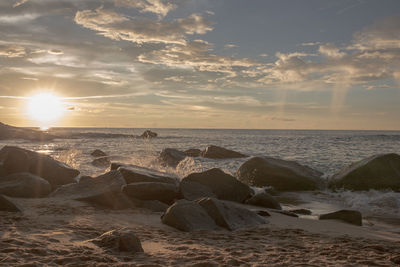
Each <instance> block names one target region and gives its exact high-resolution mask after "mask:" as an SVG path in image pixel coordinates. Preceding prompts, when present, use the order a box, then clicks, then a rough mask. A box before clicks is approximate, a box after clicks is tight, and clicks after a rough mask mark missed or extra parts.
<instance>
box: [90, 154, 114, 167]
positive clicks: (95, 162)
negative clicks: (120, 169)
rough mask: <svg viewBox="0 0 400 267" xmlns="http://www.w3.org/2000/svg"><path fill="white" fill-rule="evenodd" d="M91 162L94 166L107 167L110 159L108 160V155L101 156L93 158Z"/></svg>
mask: <svg viewBox="0 0 400 267" xmlns="http://www.w3.org/2000/svg"><path fill="white" fill-rule="evenodd" d="M91 164H92V165H93V166H96V167H105V168H107V167H108V166H110V165H111V160H110V158H109V157H107V156H106V157H101V158H97V159H94V160H93V161H92V162H91Z"/></svg>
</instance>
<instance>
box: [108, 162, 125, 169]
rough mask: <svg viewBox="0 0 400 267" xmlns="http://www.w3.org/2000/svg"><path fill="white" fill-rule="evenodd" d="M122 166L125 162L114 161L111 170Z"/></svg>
mask: <svg viewBox="0 0 400 267" xmlns="http://www.w3.org/2000/svg"><path fill="white" fill-rule="evenodd" d="M121 166H124V164H123V163H119V162H112V163H111V166H110V170H111V171H115V170H117V169H118V168H119V167H121Z"/></svg>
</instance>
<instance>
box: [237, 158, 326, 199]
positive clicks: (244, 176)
mask: <svg viewBox="0 0 400 267" xmlns="http://www.w3.org/2000/svg"><path fill="white" fill-rule="evenodd" d="M236 175H237V177H238V179H239V180H240V181H242V182H243V183H245V184H248V185H252V186H259V187H262V186H272V187H274V188H275V189H276V190H279V191H303V190H316V189H318V188H319V186H320V183H321V182H322V180H321V179H320V177H321V175H322V173H320V172H318V171H316V170H313V169H311V168H310V167H307V166H303V165H300V164H299V163H297V162H295V161H286V160H282V159H276V158H271V157H254V158H251V159H249V160H248V161H246V162H245V163H243V164H242V165H241V166H240V167H239V169H238V171H237V173H236Z"/></svg>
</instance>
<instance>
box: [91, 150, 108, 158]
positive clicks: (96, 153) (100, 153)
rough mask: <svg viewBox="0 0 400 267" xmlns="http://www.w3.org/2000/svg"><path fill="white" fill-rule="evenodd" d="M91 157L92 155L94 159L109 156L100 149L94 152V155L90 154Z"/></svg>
mask: <svg viewBox="0 0 400 267" xmlns="http://www.w3.org/2000/svg"><path fill="white" fill-rule="evenodd" d="M90 155H92V156H93V157H105V156H107V154H106V153H105V152H103V151H102V150H100V149H96V150H94V151H93V152H92V153H90Z"/></svg>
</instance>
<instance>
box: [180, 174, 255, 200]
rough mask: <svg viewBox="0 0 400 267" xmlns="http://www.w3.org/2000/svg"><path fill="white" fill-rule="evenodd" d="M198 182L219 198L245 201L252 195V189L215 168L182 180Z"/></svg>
mask: <svg viewBox="0 0 400 267" xmlns="http://www.w3.org/2000/svg"><path fill="white" fill-rule="evenodd" d="M183 182H196V183H199V184H202V185H203V186H205V187H207V188H208V189H209V191H211V192H212V193H213V194H215V195H216V196H217V198H219V199H224V200H231V201H236V202H244V201H245V200H246V199H248V198H249V197H250V196H251V195H252V190H251V189H250V187H249V186H248V185H246V184H243V183H242V182H240V181H238V180H237V179H236V178H235V177H233V176H231V175H229V174H227V173H225V172H223V171H221V170H220V169H218V168H213V169H210V170H207V171H205V172H199V173H191V174H189V175H188V176H186V177H185V178H183V179H182V182H181V183H183Z"/></svg>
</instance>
